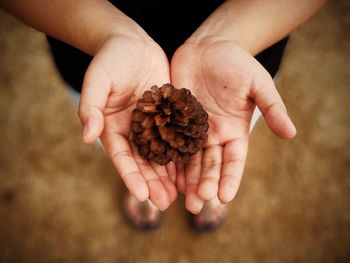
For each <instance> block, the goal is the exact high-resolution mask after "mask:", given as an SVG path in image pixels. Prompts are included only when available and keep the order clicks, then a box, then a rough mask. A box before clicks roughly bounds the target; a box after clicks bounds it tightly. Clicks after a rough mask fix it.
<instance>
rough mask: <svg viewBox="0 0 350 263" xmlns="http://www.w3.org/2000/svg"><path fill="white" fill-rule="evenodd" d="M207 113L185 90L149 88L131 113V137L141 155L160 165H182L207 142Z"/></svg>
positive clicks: (165, 87)
mask: <svg viewBox="0 0 350 263" xmlns="http://www.w3.org/2000/svg"><path fill="white" fill-rule="evenodd" d="M208 128H209V124H208V114H207V113H206V111H205V110H204V109H203V107H202V105H201V104H200V103H199V102H198V101H197V100H196V98H195V97H194V96H193V95H192V94H191V92H190V91H189V90H188V89H184V88H183V89H176V88H174V87H173V86H172V85H170V84H165V85H163V86H162V87H160V88H159V87H157V86H152V87H151V89H150V90H148V91H145V92H144V93H143V95H142V98H141V99H139V100H138V101H137V104H136V109H134V111H133V112H132V123H131V129H132V138H133V142H134V143H135V144H136V145H137V147H138V151H139V153H140V155H141V156H143V157H145V158H146V159H148V160H152V161H154V162H156V163H158V164H160V165H165V164H167V163H169V162H170V161H173V162H175V163H185V162H187V160H188V158H189V157H190V156H191V155H192V154H195V153H196V152H198V151H199V150H200V149H201V148H202V147H203V145H204V143H205V142H206V141H207V138H208V135H207V131H208Z"/></svg>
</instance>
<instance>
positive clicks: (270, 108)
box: [252, 70, 296, 139]
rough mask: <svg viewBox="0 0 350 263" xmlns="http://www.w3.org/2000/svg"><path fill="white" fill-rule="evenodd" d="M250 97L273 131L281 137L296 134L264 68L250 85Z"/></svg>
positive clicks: (289, 137) (286, 137)
mask: <svg viewBox="0 0 350 263" xmlns="http://www.w3.org/2000/svg"><path fill="white" fill-rule="evenodd" d="M252 98H253V99H254V101H255V103H256V105H257V106H258V107H259V109H260V111H261V112H262V114H263V116H264V118H265V121H266V123H267V125H268V126H269V128H270V129H271V131H272V132H273V133H275V134H276V135H277V136H279V137H281V138H283V139H291V138H293V137H294V136H295V135H296V128H295V126H294V124H293V122H292V120H291V119H290V118H289V116H288V113H287V110H286V107H285V105H284V103H283V101H282V99H281V97H280V95H279V93H278V91H277V89H276V87H275V84H274V82H273V80H272V79H271V77H270V75H269V74H268V73H267V72H266V70H264V72H263V73H261V74H257V76H256V77H255V79H254V81H253V86H252Z"/></svg>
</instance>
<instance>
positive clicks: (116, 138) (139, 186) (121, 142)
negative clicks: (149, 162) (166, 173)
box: [101, 134, 149, 202]
mask: <svg viewBox="0 0 350 263" xmlns="http://www.w3.org/2000/svg"><path fill="white" fill-rule="evenodd" d="M101 141H102V143H103V145H104V147H105V149H106V151H107V152H108V154H109V156H110V157H111V159H112V162H113V165H114V166H115V168H116V169H117V171H118V172H119V174H120V176H121V178H122V179H123V181H124V183H125V185H126V187H127V188H128V189H129V191H130V193H131V194H132V195H134V196H135V198H136V199H137V200H139V201H140V202H143V201H145V200H147V199H148V197H149V191H148V185H147V182H146V180H145V179H144V177H143V176H142V174H141V172H140V170H139V167H138V165H137V163H136V161H135V159H134V156H133V154H132V152H131V148H130V144H129V141H128V140H127V139H126V138H125V137H123V136H121V135H119V134H102V136H101Z"/></svg>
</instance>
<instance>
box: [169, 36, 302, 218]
mask: <svg viewBox="0 0 350 263" xmlns="http://www.w3.org/2000/svg"><path fill="white" fill-rule="evenodd" d="M171 79H172V83H173V84H174V85H175V86H176V87H178V88H181V87H185V88H188V89H190V90H191V91H192V93H193V94H194V95H195V96H196V97H197V99H198V100H199V101H200V102H201V103H202V105H203V107H204V108H205V110H206V111H207V112H208V115H209V131H208V142H207V143H206V145H205V147H204V149H203V151H202V152H199V153H197V154H196V155H194V156H193V157H192V158H190V160H189V162H188V163H187V164H186V166H185V167H184V168H183V169H181V167H179V169H178V178H177V187H178V190H179V191H180V192H184V193H186V207H187V209H188V210H189V211H191V212H193V213H198V212H199V211H200V210H201V208H202V207H203V203H204V201H207V200H211V199H212V198H214V197H216V196H217V197H218V198H219V199H220V201H221V202H222V203H228V202H230V201H231V200H232V199H233V198H234V196H235V195H236V192H237V190H238V187H239V184H240V181H241V177H242V173H243V169H244V165H245V160H246V156H247V151H248V135H249V127H250V121H251V118H252V114H253V111H254V109H255V106H256V105H257V106H258V108H259V109H260V111H261V112H262V114H263V116H264V119H265V121H266V123H267V125H268V126H269V128H270V129H271V130H272V131H273V132H274V133H275V134H276V135H277V136H279V137H281V138H285V139H290V138H292V137H294V136H295V134H296V129H295V127H294V125H293V123H292V121H291V120H290V118H289V116H288V114H287V111H286V108H285V106H284V104H283V101H282V99H281V97H280V96H279V94H278V92H277V90H276V88H275V85H274V82H273V80H272V79H271V76H270V75H269V73H268V72H267V71H266V70H265V69H264V68H263V66H262V65H261V64H259V62H258V61H256V60H255V59H254V57H253V56H251V55H250V54H249V53H248V52H246V51H245V50H244V49H243V48H242V47H241V46H240V45H238V44H237V43H235V42H230V41H219V40H206V41H203V42H200V43H191V42H187V43H185V44H184V45H183V46H181V47H180V48H179V49H178V50H177V51H176V52H175V54H174V57H173V59H172V61H171Z"/></svg>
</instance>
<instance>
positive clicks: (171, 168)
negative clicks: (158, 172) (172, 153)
mask: <svg viewBox="0 0 350 263" xmlns="http://www.w3.org/2000/svg"><path fill="white" fill-rule="evenodd" d="M165 167H166V170H167V172H168V175H169V178H170V180H171V182H172V183H173V184H174V185H176V165H175V163H173V162H170V163H168V164H167V165H166V166H165Z"/></svg>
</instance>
